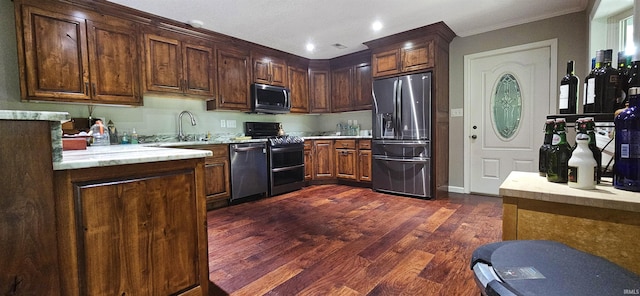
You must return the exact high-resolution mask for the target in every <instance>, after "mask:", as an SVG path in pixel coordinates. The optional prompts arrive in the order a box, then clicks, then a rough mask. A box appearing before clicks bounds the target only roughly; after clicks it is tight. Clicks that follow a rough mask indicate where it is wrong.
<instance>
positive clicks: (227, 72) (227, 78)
mask: <svg viewBox="0 0 640 296" xmlns="http://www.w3.org/2000/svg"><path fill="white" fill-rule="evenodd" d="M249 77H250V76H249V55H248V54H247V53H246V52H239V51H234V50H227V49H218V85H219V86H220V87H218V100H219V103H218V107H219V108H222V109H231V110H242V111H248V110H250V109H251V103H250V101H249V92H250V84H249Z"/></svg>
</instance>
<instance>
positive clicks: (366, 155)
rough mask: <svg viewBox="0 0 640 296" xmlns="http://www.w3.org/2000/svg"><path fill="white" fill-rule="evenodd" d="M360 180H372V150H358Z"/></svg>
mask: <svg viewBox="0 0 640 296" xmlns="http://www.w3.org/2000/svg"><path fill="white" fill-rule="evenodd" d="M358 181H361V182H371V150H359V151H358Z"/></svg>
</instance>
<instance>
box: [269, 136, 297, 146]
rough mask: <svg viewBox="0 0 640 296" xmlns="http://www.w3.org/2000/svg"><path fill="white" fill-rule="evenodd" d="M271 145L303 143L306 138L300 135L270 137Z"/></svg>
mask: <svg viewBox="0 0 640 296" xmlns="http://www.w3.org/2000/svg"><path fill="white" fill-rule="evenodd" d="M268 140H269V145H271V146H285V145H292V144H302V143H304V139H303V138H301V137H298V136H276V137H269V139H268Z"/></svg>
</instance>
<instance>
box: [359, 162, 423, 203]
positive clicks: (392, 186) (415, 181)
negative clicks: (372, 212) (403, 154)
mask: <svg viewBox="0 0 640 296" xmlns="http://www.w3.org/2000/svg"><path fill="white" fill-rule="evenodd" d="M371 170H372V176H371V177H372V180H371V184H372V186H373V189H374V190H377V191H384V192H390V193H397V194H404V195H411V196H416V197H421V198H431V186H430V184H431V176H430V171H431V161H430V159H428V158H406V159H398V158H385V157H376V156H374V157H373V164H372V168H371Z"/></svg>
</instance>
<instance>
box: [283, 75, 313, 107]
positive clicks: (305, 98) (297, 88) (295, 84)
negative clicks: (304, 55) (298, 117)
mask: <svg viewBox="0 0 640 296" xmlns="http://www.w3.org/2000/svg"><path fill="white" fill-rule="evenodd" d="M288 69H289V86H288V87H289V90H290V91H291V93H290V94H289V95H290V98H291V112H292V113H309V73H308V69H307V66H306V65H294V64H289V66H288Z"/></svg>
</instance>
